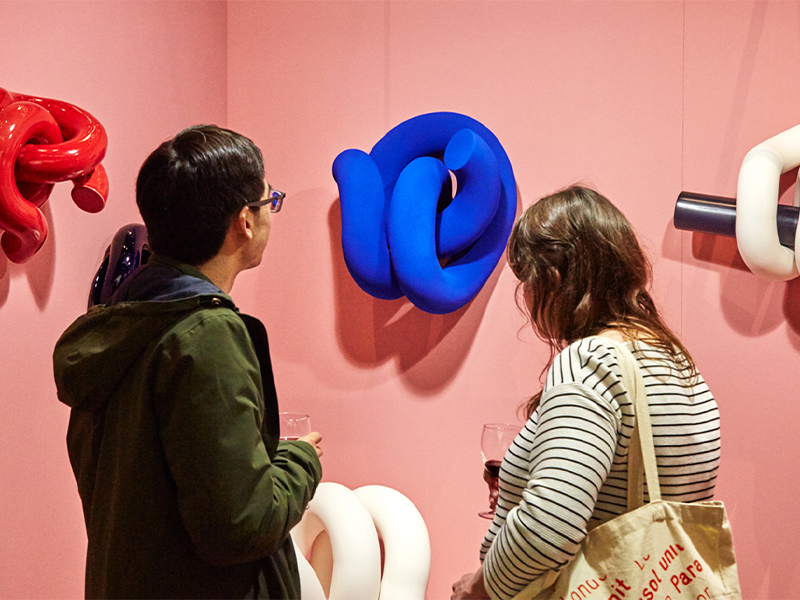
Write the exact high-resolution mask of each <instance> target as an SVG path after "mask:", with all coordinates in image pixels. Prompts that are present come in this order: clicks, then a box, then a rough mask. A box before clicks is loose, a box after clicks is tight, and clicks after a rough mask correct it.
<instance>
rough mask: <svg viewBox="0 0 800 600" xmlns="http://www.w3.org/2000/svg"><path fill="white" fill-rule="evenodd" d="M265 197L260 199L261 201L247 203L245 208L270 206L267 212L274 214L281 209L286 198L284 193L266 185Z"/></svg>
mask: <svg viewBox="0 0 800 600" xmlns="http://www.w3.org/2000/svg"><path fill="white" fill-rule="evenodd" d="M267 189H268V192H267V197H266V198H262V199H261V200H256V201H255V202H248V203H247V204H245V206H247V207H250V208H255V207H257V206H266V205H267V204H269V205H270V207H269V211H270V212H273V213H276V212H278V211H279V210H280V209H281V207H282V206H283V199H284V198H286V192H281V191H279V190H276V189H275V188H273V187H272V186H271V185H269V184H267Z"/></svg>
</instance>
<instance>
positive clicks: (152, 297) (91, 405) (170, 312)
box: [53, 257, 236, 411]
mask: <svg viewBox="0 0 800 600" xmlns="http://www.w3.org/2000/svg"><path fill="white" fill-rule="evenodd" d="M216 307H227V308H229V309H232V310H236V307H235V305H234V303H233V300H231V298H230V297H229V296H228V295H227V294H225V293H224V292H223V291H222V290H221V289H219V288H218V287H217V286H216V285H214V284H213V283H212V282H211V281H210V280H208V279H207V278H206V277H205V276H204V275H203V274H202V273H201V272H200V271H198V270H197V269H194V268H193V267H190V266H188V265H182V264H180V263H176V262H173V261H169V260H166V259H163V258H160V257H159V258H156V257H153V258H151V260H150V261H149V262H148V263H147V264H146V265H143V266H142V267H140V268H139V269H137V270H136V271H134V272H133V273H132V274H131V275H130V276H129V277H128V279H126V280H125V282H124V283H123V284H122V285H121V286H120V288H119V290H117V293H116V294H114V297H113V298H112V299H111V302H110V303H109V304H108V305H99V306H93V307H92V308H91V309H89V312H87V313H86V314H85V315H83V316H82V317H80V318H78V319H77V320H76V321H75V322H74V323H73V324H72V325H71V326H70V327H69V328H68V329H67V330H66V331H65V332H64V333H63V335H62V336H61V338H60V339H59V340H58V342H57V343H56V347H55V350H54V352H53V371H54V376H55V381H56V389H57V391H58V398H59V400H61V402H63V403H64V404H66V405H67V406H70V407H72V408H78V407H79V408H81V409H84V410H89V411H98V410H100V409H101V408H102V407H103V406H104V405H105V403H106V401H107V400H108V398H109V397H110V396H111V394H112V392H113V391H114V390H115V389H116V387H117V386H118V385H119V383H120V381H121V380H122V379H123V377H124V376H125V374H126V373H127V372H128V370H129V369H130V367H131V366H132V365H133V364H134V363H135V362H136V361H137V360H138V359H139V358H140V356H141V354H142V352H144V350H145V349H146V348H147V347H148V346H149V345H150V343H151V342H153V340H155V339H157V338H159V337H160V336H161V335H162V334H163V333H165V332H166V330H167V329H168V328H170V326H172V325H173V324H175V323H177V322H178V321H180V320H181V319H183V318H185V317H186V316H188V315H189V314H191V313H192V312H194V311H196V310H199V309H201V308H216Z"/></svg>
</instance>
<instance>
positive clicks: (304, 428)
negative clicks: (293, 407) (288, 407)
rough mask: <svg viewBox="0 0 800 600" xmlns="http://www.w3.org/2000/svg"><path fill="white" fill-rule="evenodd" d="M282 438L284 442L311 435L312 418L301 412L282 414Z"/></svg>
mask: <svg viewBox="0 0 800 600" xmlns="http://www.w3.org/2000/svg"><path fill="white" fill-rule="evenodd" d="M278 416H279V418H280V424H281V429H280V431H281V432H280V436H279V439H282V440H297V439H300V438H301V437H303V436H304V435H308V434H309V433H311V417H309V416H308V415H306V414H303V413H299V412H280V413H278Z"/></svg>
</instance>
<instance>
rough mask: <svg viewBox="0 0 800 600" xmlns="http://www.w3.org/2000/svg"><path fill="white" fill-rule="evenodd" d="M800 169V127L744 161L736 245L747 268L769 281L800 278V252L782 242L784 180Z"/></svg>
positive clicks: (797, 198)
mask: <svg viewBox="0 0 800 600" xmlns="http://www.w3.org/2000/svg"><path fill="white" fill-rule="evenodd" d="M798 165H800V125H797V126H796V127H793V128H791V129H789V130H787V131H784V132H783V133H780V134H778V135H776V136H775V137H772V138H770V139H768V140H767V141H765V142H763V143H761V144H759V145H758V146H756V147H755V148H753V149H752V150H750V152H748V153H747V155H746V156H745V157H744V160H743V161H742V166H741V168H740V169H739V182H738V185H737V190H736V245H737V246H738V248H739V254H741V256H742V259H743V260H744V262H745V264H746V265H747V267H748V268H749V269H750V270H751V271H752V272H753V273H755V274H756V275H758V276H760V277H763V278H765V279H773V280H787V279H793V278H795V277H797V275H798V265H800V258H798V255H797V251H798V250H800V227H798V228H797V230H796V231H795V243H794V250H792V249H791V248H786V247H785V246H782V245H781V243H780V241H779V238H778V227H777V216H778V197H779V195H780V178H781V175H782V174H783V173H786V172H787V171H791V170H792V169H794V168H795V167H797V166H798ZM794 191H795V193H794V206H795V207H798V206H800V184H795V190H794Z"/></svg>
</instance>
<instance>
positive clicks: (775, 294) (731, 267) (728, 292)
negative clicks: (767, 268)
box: [665, 169, 800, 350]
mask: <svg viewBox="0 0 800 600" xmlns="http://www.w3.org/2000/svg"><path fill="white" fill-rule="evenodd" d="M796 181H797V169H793V170H790V171H788V172H786V173H784V174H783V176H782V177H781V180H780V196H781V197H784V196H785V195H787V194H788V195H791V193H792V192H791V190H792V189H793V187H794V185H795V182H796ZM670 228H671V226H670ZM673 232H674V229H673ZM667 234H668V235H669V234H670V232H669V230H668V232H667ZM691 235H692V257H693V258H694V259H695V260H697V261H698V262H699V263H700V265H702V266H705V267H706V268H708V269H710V270H713V271H715V272H717V273H719V275H720V277H721V285H720V289H721V294H720V306H721V308H722V312H723V315H724V317H725V320H726V321H727V322H728V324H730V326H731V327H732V328H733V329H734V330H735V331H736V332H737V333H740V334H742V335H744V336H746V337H758V336H762V335H765V334H767V333H769V332H771V331H774V330H775V329H777V328H778V327H779V326H780V325H781V324H782V323H784V322H785V323H786V325H787V326H788V328H789V331H790V335H789V338H790V341H791V343H792V345H793V346H794V347H795V348H797V349H798V350H800V278H795V279H792V280H789V281H785V282H784V281H767V280H764V279H761V278H760V277H757V276H755V275H753V274H752V273H751V272H750V270H749V269H748V268H747V265H745V263H744V261H743V260H742V257H741V256H740V254H739V250H738V248H737V245H736V239H734V238H730V237H723V236H718V235H712V234H708V233H700V232H692V233H691ZM665 245H666V244H665ZM720 267H722V268H720Z"/></svg>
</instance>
